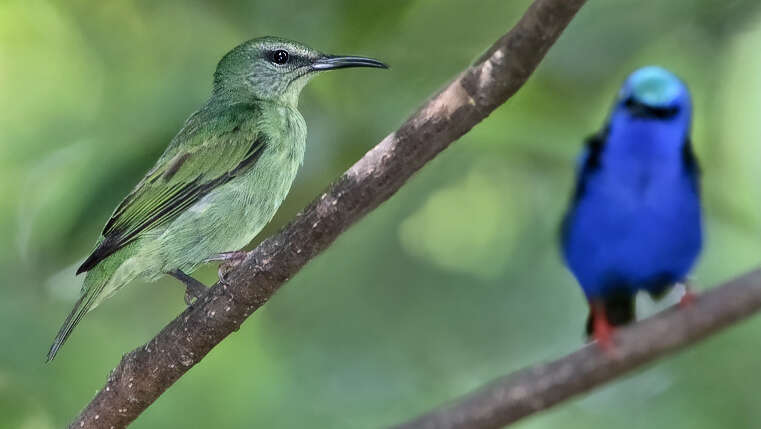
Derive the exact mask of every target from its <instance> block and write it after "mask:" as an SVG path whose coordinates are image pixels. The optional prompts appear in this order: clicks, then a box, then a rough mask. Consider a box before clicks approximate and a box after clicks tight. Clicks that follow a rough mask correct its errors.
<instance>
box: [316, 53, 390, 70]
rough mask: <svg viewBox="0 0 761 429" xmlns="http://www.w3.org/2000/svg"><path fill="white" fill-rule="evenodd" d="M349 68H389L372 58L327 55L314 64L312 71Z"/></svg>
mask: <svg viewBox="0 0 761 429" xmlns="http://www.w3.org/2000/svg"><path fill="white" fill-rule="evenodd" d="M349 67H374V68H379V69H387V68H388V66H387V65H386V64H383V63H382V62H380V61H378V60H374V59H372V58H366V57H351V56H341V55H326V56H324V57H322V58H320V59H319V60H317V61H315V62H314V63H313V64H312V70H314V71H325V70H336V69H346V68H349Z"/></svg>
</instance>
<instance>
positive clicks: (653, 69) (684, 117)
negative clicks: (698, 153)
mask: <svg viewBox="0 0 761 429" xmlns="http://www.w3.org/2000/svg"><path fill="white" fill-rule="evenodd" d="M616 108H617V110H618V111H619V112H621V113H624V114H626V115H627V116H629V117H632V118H639V119H644V120H654V121H675V120H676V121H685V122H687V123H689V121H690V117H691V115H692V103H691V101H690V93H689V90H688V89H687V86H685V84H684V83H683V82H682V81H681V80H680V79H679V78H678V77H676V75H674V74H673V73H671V72H670V71H668V70H666V69H664V68H662V67H658V66H647V67H642V68H640V69H637V70H635V71H634V72H633V73H632V74H630V75H629V77H628V78H627V79H626V81H625V82H624V85H623V86H622V87H621V91H620V92H619V94H618V100H617V103H616Z"/></svg>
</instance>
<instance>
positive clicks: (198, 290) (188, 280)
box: [169, 270, 208, 305]
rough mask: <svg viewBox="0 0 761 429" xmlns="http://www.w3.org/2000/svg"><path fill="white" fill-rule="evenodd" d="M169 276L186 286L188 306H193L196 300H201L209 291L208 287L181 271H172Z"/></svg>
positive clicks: (186, 302)
mask: <svg viewBox="0 0 761 429" xmlns="http://www.w3.org/2000/svg"><path fill="white" fill-rule="evenodd" d="M169 275H170V276H172V277H174V278H176V279H177V280H179V281H181V282H182V284H184V285H185V304H187V305H191V304H193V301H194V300H197V299H200V298H201V297H202V296H204V294H205V293H206V291H207V290H208V289H207V288H206V285H204V284H203V283H201V282H199V281H198V280H196V279H194V278H193V277H191V276H189V275H187V274H185V273H183V272H182V271H180V270H174V271H170V272H169Z"/></svg>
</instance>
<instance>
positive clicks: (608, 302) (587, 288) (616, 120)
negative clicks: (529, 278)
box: [562, 66, 702, 332]
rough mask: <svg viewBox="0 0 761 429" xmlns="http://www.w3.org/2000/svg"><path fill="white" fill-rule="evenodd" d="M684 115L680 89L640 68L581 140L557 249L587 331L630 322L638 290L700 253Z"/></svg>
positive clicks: (680, 275) (666, 278)
mask: <svg viewBox="0 0 761 429" xmlns="http://www.w3.org/2000/svg"><path fill="white" fill-rule="evenodd" d="M691 117H692V105H691V100H690V94H689V91H688V90H687V88H686V86H685V85H684V84H683V83H682V82H681V81H680V80H679V79H678V78H677V77H676V76H674V75H673V74H672V73H670V72H669V71H667V70H664V69H662V68H660V67H652V66H651V67H644V68H641V69H638V70H637V71H635V72H634V73H632V74H631V75H630V76H629V77H628V78H627V80H626V82H625V83H624V85H623V87H622V89H621V91H620V93H619V95H618V97H617V100H616V102H615V105H614V107H613V111H612V113H611V115H610V117H609V119H608V123H607V125H606V126H605V128H604V129H603V130H602V131H601V132H600V133H598V134H597V135H596V136H594V137H592V138H590V139H589V141H588V144H587V148H586V149H585V152H584V153H583V155H582V157H581V159H580V163H579V169H578V180H577V184H576V190H575V192H574V195H573V198H572V200H571V204H570V207H569V209H568V212H567V214H566V216H565V219H564V221H563V228H562V250H563V254H564V257H565V260H566V263H567V264H568V267H569V268H570V270H571V271H572V272H573V274H574V275H575V276H576V279H577V280H578V281H579V283H580V284H581V287H582V289H583V290H584V293H585V295H586V297H587V299H588V301H589V302H590V308H591V314H590V321H589V325H588V331H590V332H591V331H593V330H594V331H596V330H597V325H595V323H602V324H605V325H607V324H608V322H610V324H613V325H618V324H623V323H626V322H628V321H630V320H631V319H632V318H633V316H634V305H633V302H634V295H635V294H636V293H637V292H638V291H640V290H644V291H647V292H650V293H651V294H653V295H656V296H657V295H658V294H661V293H663V292H664V291H665V290H666V289H667V288H668V287H669V286H671V285H673V284H674V283H676V282H679V281H682V280H684V278H685V277H686V276H687V273H688V272H689V270H690V268H691V267H692V265H693V264H694V262H695V260H696V258H697V256H698V254H699V253H700V249H701V245H702V228H701V210H700V194H699V186H698V185H699V184H698V166H697V162H696V160H695V157H694V155H693V152H692V146H691V143H690V125H691ZM595 319H599V320H595ZM601 328H602V329H604V328H605V327H604V326H601Z"/></svg>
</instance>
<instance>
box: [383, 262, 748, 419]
mask: <svg viewBox="0 0 761 429" xmlns="http://www.w3.org/2000/svg"><path fill="white" fill-rule="evenodd" d="M759 309H761V270H756V271H753V272H750V273H748V274H745V275H743V276H742V277H739V278H737V279H734V280H732V281H730V282H728V283H726V284H724V285H722V286H719V287H717V288H714V289H712V290H711V291H709V292H706V293H704V294H701V295H699V296H698V298H697V300H696V301H695V303H694V304H693V305H691V306H690V307H688V308H684V309H682V308H678V307H676V308H671V309H669V310H666V311H664V312H662V313H659V314H657V315H655V316H653V317H651V318H649V319H646V320H643V321H642V322H640V323H637V324H634V325H632V326H630V327H627V328H625V329H621V330H620V332H617V333H616V335H615V336H614V341H615V352H614V353H613V354H606V353H603V352H601V351H600V350H599V348H598V347H597V346H596V345H588V346H586V347H584V348H582V349H580V350H578V351H576V352H573V353H571V354H569V355H567V356H564V357H562V358H560V359H557V360H555V361H554V362H550V363H547V364H542V365H537V366H534V367H531V368H526V369H523V370H520V371H517V372H515V373H513V374H510V375H507V376H505V377H502V378H499V379H497V380H495V381H492V382H491V383H489V384H487V385H486V386H483V387H482V388H480V389H478V390H476V391H475V392H472V393H470V394H467V395H465V396H463V397H461V398H458V399H455V400H454V401H453V402H452V404H450V405H447V406H444V407H442V408H440V409H437V410H434V411H431V412H429V413H427V414H424V415H422V416H420V417H418V418H416V419H415V420H412V421H410V422H407V423H404V424H401V425H399V426H396V427H395V429H423V428H425V429H428V428H435V429H449V428H460V429H462V428H467V429H482V428H500V427H503V426H506V425H508V424H510V423H513V422H515V421H517V420H520V419H522V418H523V417H526V416H529V415H531V414H534V413H536V412H538V411H542V410H546V409H548V408H550V407H552V406H553V405H555V404H558V403H559V402H562V401H565V400H567V399H569V398H571V397H573V396H575V395H578V394H580V393H583V392H586V391H589V390H591V389H593V388H595V387H597V386H600V385H601V384H603V383H605V382H608V381H610V380H613V379H615V378H618V377H620V376H622V375H623V374H625V373H627V372H629V371H631V370H633V369H635V368H637V367H639V366H642V365H644V364H647V363H649V362H652V361H654V360H656V359H658V358H660V357H663V356H665V355H667V354H669V353H671V352H674V351H677V350H679V349H682V348H684V347H687V346H688V345H690V344H692V343H695V342H697V341H700V340H702V339H704V338H706V337H708V336H709V335H711V334H713V333H716V332H717V331H719V330H721V329H722V328H725V327H728V326H729V325H731V324H733V323H735V322H738V321H740V320H742V319H744V318H747V317H749V316H751V315H753V314H754V313H756V312H757V311H759Z"/></svg>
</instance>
